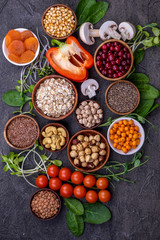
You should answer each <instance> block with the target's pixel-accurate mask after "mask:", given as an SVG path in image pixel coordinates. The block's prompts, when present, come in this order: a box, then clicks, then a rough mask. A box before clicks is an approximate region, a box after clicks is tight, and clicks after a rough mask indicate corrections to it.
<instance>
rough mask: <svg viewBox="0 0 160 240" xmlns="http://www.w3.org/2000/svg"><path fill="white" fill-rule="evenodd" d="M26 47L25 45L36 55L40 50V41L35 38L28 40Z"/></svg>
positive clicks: (25, 43)
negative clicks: (38, 49)
mask: <svg viewBox="0 0 160 240" xmlns="http://www.w3.org/2000/svg"><path fill="white" fill-rule="evenodd" d="M24 45H25V47H26V49H27V50H31V51H33V52H34V53H35V52H36V51H37V48H38V40H37V39H36V38H35V37H30V38H27V39H26V40H25V41H24Z"/></svg>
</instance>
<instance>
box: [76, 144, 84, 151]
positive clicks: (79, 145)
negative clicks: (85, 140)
mask: <svg viewBox="0 0 160 240" xmlns="http://www.w3.org/2000/svg"><path fill="white" fill-rule="evenodd" d="M77 150H78V151H82V150H83V146H82V144H81V143H78V144H77Z"/></svg>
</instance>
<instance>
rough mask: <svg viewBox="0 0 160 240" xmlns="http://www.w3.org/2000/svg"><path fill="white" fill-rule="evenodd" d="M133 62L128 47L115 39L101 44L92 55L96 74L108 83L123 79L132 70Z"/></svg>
mask: <svg viewBox="0 0 160 240" xmlns="http://www.w3.org/2000/svg"><path fill="white" fill-rule="evenodd" d="M133 60H134V58H133V53H132V50H131V49H130V47H129V46H128V45H127V44H126V43H125V42H123V41H121V40H117V39H110V40H107V41H105V42H103V43H102V44H101V45H99V47H98V48H97V49H96V51H95V54H94V66H95V69H96V71H97V73H98V74H99V75H100V76H101V77H102V78H104V79H106V80H109V81H116V80H121V79H122V78H125V77H126V76H127V75H128V74H129V73H130V71H131V69H132V66H133Z"/></svg>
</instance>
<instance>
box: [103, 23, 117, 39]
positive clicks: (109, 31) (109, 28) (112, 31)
mask: <svg viewBox="0 0 160 240" xmlns="http://www.w3.org/2000/svg"><path fill="white" fill-rule="evenodd" d="M117 28H118V25H117V23H116V22H114V21H107V22H105V23H103V24H102V26H101V29H102V31H103V32H104V33H105V34H106V35H109V36H110V37H111V38H114V39H120V38H121V35H120V34H119V33H118V32H117V31H116V30H117Z"/></svg>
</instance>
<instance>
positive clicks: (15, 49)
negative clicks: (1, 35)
mask: <svg viewBox="0 0 160 240" xmlns="http://www.w3.org/2000/svg"><path fill="white" fill-rule="evenodd" d="M24 51H25V46H24V43H23V42H22V41H20V40H14V41H13V42H11V44H10V45H9V46H8V52H9V53H13V54H15V55H16V56H20V55H21V54H22V53H23V52H24Z"/></svg>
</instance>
